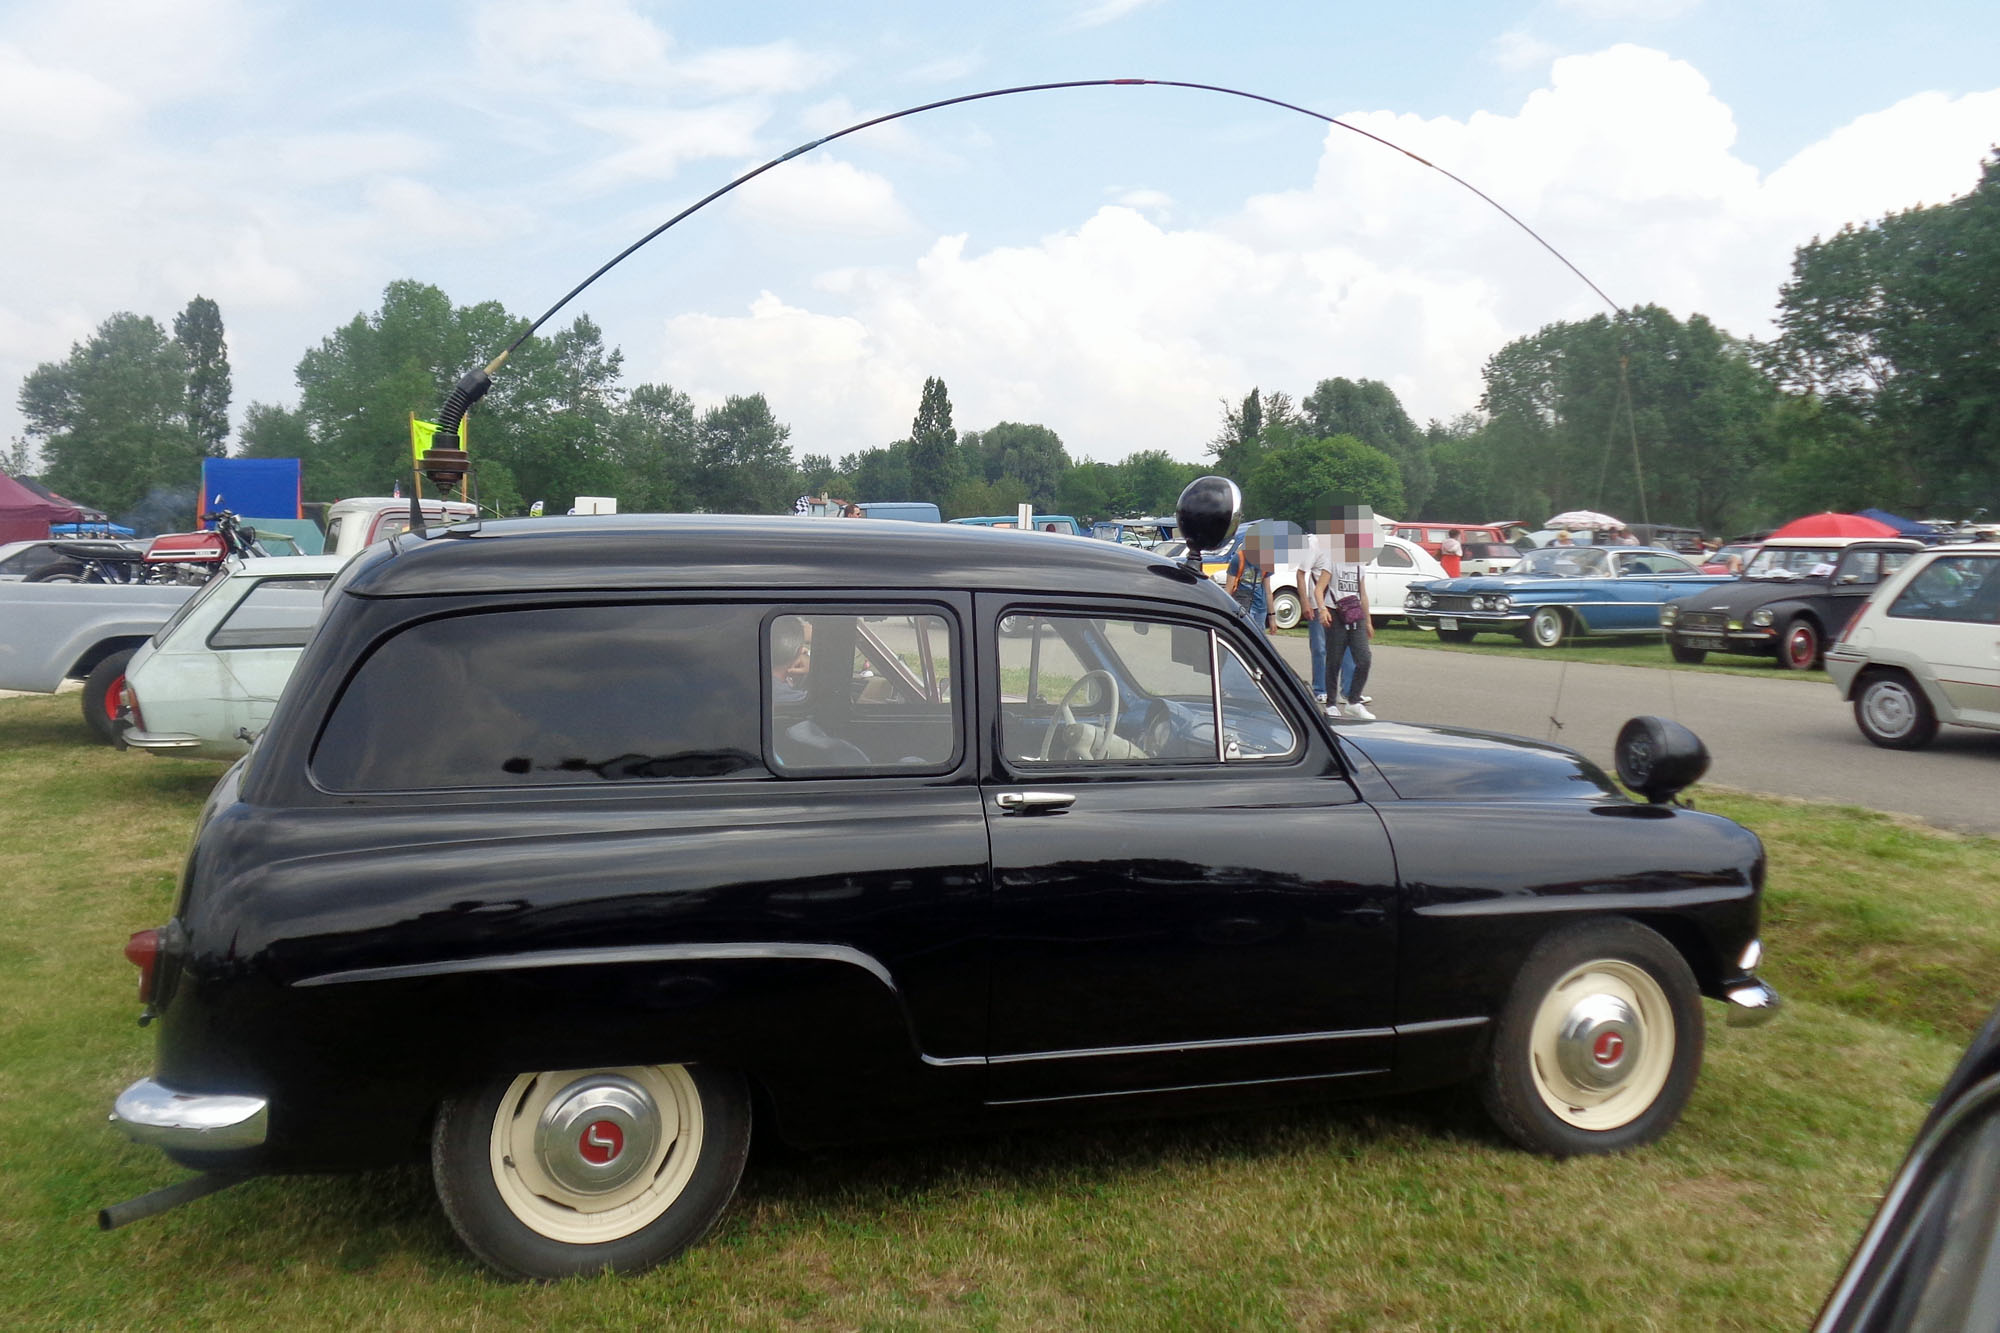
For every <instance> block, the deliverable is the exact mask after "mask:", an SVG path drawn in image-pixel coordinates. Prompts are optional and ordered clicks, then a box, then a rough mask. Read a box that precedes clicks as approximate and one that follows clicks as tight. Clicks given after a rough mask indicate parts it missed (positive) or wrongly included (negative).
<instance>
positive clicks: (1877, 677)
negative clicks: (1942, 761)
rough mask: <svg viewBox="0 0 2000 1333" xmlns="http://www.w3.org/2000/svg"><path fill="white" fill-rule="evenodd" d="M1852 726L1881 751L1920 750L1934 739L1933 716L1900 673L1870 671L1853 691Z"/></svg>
mask: <svg viewBox="0 0 2000 1333" xmlns="http://www.w3.org/2000/svg"><path fill="white" fill-rule="evenodd" d="M1854 724H1855V725H1856V726H1858V727H1860V728H1861V734H1862V735H1863V736H1866V737H1867V738H1868V739H1869V740H1871V741H1873V742H1875V744H1877V745H1879V746H1881V747H1882V748H1883V749H1885V750H1921V749H1923V748H1924V747H1925V746H1926V745H1929V744H1930V743H1931V741H1932V739H1933V738H1935V737H1936V736H1937V729H1938V723H1937V713H1936V712H1935V711H1933V710H1932V708H1931V701H1930V700H1929V699H1927V698H1925V697H1924V692H1923V689H1922V687H1920V686H1919V685H1918V684H1917V683H1916V682H1915V681H1914V680H1911V679H1910V678H1909V677H1908V676H1906V675H1904V674H1903V673H1902V672H1900V671H1874V672H1870V673H1869V674H1868V675H1866V676H1863V677H1862V678H1861V688H1859V689H1857V690H1856V691H1855V692H1854Z"/></svg>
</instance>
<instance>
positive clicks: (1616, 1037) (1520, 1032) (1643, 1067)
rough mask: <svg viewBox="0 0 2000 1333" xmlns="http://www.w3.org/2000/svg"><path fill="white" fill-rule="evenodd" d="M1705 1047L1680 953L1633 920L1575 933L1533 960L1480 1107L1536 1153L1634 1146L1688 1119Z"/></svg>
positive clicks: (1512, 999) (1510, 1003) (1554, 940)
mask: <svg viewBox="0 0 2000 1333" xmlns="http://www.w3.org/2000/svg"><path fill="white" fill-rule="evenodd" d="M1702 1042H1703V1027H1702V1014H1701V993H1700V991H1699V990H1698V989H1697V988H1696V986H1695V980H1694V974H1693V973H1692V972H1690V971H1689V970H1688V965H1687V962H1686V961H1685V960H1684V959H1683V958H1682V957H1681V956H1680V954H1679V952H1677V951H1676V950H1675V949H1674V947H1673V945H1671V944H1669V943H1667V942H1666V941H1665V940H1664V939H1662V938H1660V936H1659V935H1658V934H1656V933H1655V932H1653V931H1651V930H1648V929H1647V928H1646V927H1644V926H1641V925H1639V924H1638V923H1636V922H1633V921H1625V920H1614V921H1603V922H1597V923H1593V924H1590V925H1584V926H1577V927H1574V928H1572V929H1569V930H1564V931H1560V932H1558V933H1556V934H1554V935H1551V936H1550V937H1549V938H1547V939H1545V940H1543V941H1542V943H1541V944H1539V945H1537V946H1536V948H1535V950H1534V952H1533V953H1531V954H1529V955H1528V960H1527V962H1526V963H1525V964H1524V965H1523V966H1522V968H1521V973H1520V975H1519V976H1518V977H1517V978H1516V979H1515V981H1514V988H1513V991H1512V993H1511V994H1510V995H1509V996H1508V998H1507V1005H1506V1008H1505V1009H1504V1010H1502V1011H1501V1015H1500V1022H1499V1023H1498V1025H1497V1026H1496V1027H1495V1029H1494V1033H1493V1056H1492V1061H1491V1063H1490V1065H1489V1067H1488V1069H1487V1072H1486V1074H1485V1076H1484V1078H1483V1079H1482V1080H1481V1083H1480V1096H1481V1100H1482V1101H1484V1102H1485V1104H1486V1109H1487V1112H1488V1113H1489V1114H1490V1115H1492V1117H1493V1120H1494V1123H1495V1124H1497V1125H1498V1126H1499V1127H1500V1128H1501V1130H1502V1131H1503V1132H1505V1133H1506V1134H1507V1136H1508V1137H1509V1138H1511V1139H1513V1140H1514V1141H1515V1142H1516V1143H1519V1144H1520V1145H1522V1146H1523V1147H1525V1148H1528V1149H1530V1150H1531V1151H1534V1152H1541V1153H1548V1154H1549V1155H1551V1156H1554V1157H1572V1156H1577V1155H1579V1154H1584V1153H1609V1152H1618V1151H1621V1150H1623V1149H1626V1148H1636V1147H1638V1146H1640V1145H1641V1144H1646V1143H1651V1142H1653V1141H1654V1140H1655V1139H1657V1138H1659V1137H1660V1136H1661V1135H1663V1134H1665V1133H1666V1132H1667V1131H1668V1130H1669V1129H1671V1128H1673V1125H1674V1122H1675V1121H1676V1120H1678V1119H1679V1118H1680V1114H1681V1110H1682V1108H1683V1107H1685V1106H1686V1105H1687V1100H1688V1096H1689V1094H1690V1093H1692V1092H1693V1090H1694V1081H1695V1076H1696V1075H1697V1074H1698V1073H1699V1072H1700V1071H1701V1052H1702Z"/></svg>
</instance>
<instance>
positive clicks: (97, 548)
mask: <svg viewBox="0 0 2000 1333" xmlns="http://www.w3.org/2000/svg"><path fill="white" fill-rule="evenodd" d="M217 498H218V499H220V498H221V497H219V496H218V497H217ZM210 521H211V522H213V523H214V524H215V527H214V529H213V530H212V531H208V530H204V531H201V532H166V533H162V534H160V535H159V536H157V537H155V538H153V539H152V540H151V541H150V542H148V543H147V544H146V545H145V546H144V547H141V546H139V545H138V544H137V543H135V542H118V541H75V542H52V543H50V546H49V550H50V551H51V552H52V553H53V554H55V555H58V556H61V557H62V559H61V560H59V561H58V562H57V563H55V564H52V565H47V566H44V567H43V568H41V569H38V570H36V571H35V572H34V573H33V574H30V575H29V576H28V578H27V580H26V581H27V582H29V583H181V584H202V583H207V582H208V581H209V580H210V579H212V578H214V577H215V576H216V575H218V574H220V573H221V572H222V568H223V564H224V563H225V562H226V561H227V560H228V559H229V558H230V557H231V556H238V557H245V558H247V557H251V556H268V555H269V554H270V552H268V551H266V550H265V549H264V547H263V544H262V543H261V542H259V541H258V540H257V529H255V528H252V527H246V526H244V524H243V522H242V520H240V519H238V518H237V516H236V515H235V514H233V513H231V512H230V511H229V510H227V509H218V510H217V511H216V512H215V513H214V515H213V516H212V517H211V519H210Z"/></svg>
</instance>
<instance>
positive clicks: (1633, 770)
mask: <svg viewBox="0 0 2000 1333" xmlns="http://www.w3.org/2000/svg"><path fill="white" fill-rule="evenodd" d="M1617 756H1618V780H1619V781H1620V782H1622V783H1624V784H1625V785H1626V786H1628V787H1630V788H1631V789H1632V790H1633V791H1636V792H1638V793H1639V794H1640V795H1641V796H1643V797H1645V798H1646V799H1647V800H1648V801H1651V802H1652V803H1653V804H1654V805H1664V804H1666V803H1667V802H1668V801H1671V800H1673V798H1674V797H1675V796H1677V795H1679V794H1680V793H1681V791H1682V790H1683V789H1685V788H1687V787H1691V786H1693V785H1694V784H1695V783H1696V782H1697V781H1699V780H1700V778H1701V775H1702V774H1704V773H1706V772H1708V747H1707V746H1706V745H1703V744H1702V743H1701V737H1699V736H1697V735H1695V734H1694V733H1693V732H1692V731H1689V730H1688V729H1687V728H1686V727H1684V726H1682V725H1681V724H1680V723H1678V722H1669V721H1667V720H1666V719H1665V718H1663V717H1635V718H1633V719H1632V720H1631V721H1629V722H1627V723H1626V724H1625V725H1624V726H1622V727H1620V728H1619V729H1618V745H1617Z"/></svg>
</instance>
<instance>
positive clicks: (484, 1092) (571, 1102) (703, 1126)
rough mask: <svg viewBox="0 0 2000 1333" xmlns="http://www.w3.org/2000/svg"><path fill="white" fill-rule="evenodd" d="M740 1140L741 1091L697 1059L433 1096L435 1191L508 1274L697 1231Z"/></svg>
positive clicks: (529, 1077)
mask: <svg viewBox="0 0 2000 1333" xmlns="http://www.w3.org/2000/svg"><path fill="white" fill-rule="evenodd" d="M749 1148H750V1091H749V1088H748V1087H747V1086H746V1085H745V1083H744V1081H743V1079H742V1078H741V1077H740V1076H738V1075H735V1074H731V1073H726V1072H723V1071H721V1070H716V1069H711V1068H709V1067H708V1066H706V1065H636V1066H627V1067H622V1068H611V1069H562V1070H549V1071H546V1072H543V1073H536V1074H522V1075H519V1076H518V1077H514V1078H505V1077H502V1078H497V1079H493V1080H491V1081H489V1082H488V1083H486V1084H485V1085H483V1086H481V1087H478V1088H475V1089H473V1090H471V1091H470V1092H468V1093H466V1094H465V1095H464V1096H461V1097H455V1098H453V1099H451V1100H450V1101H447V1102H446V1103H445V1104H444V1106H443V1107H442V1108H440V1110H439V1112H438V1117H437V1124H436V1126H435V1127H434V1129H433V1130H432V1132H431V1174H432V1176H433V1178H434V1179H435V1181H436V1184H437V1194H438V1201H439V1202H440V1203H441V1204H442V1205H443V1206H444V1211H445V1215H446V1216H447V1217H449V1218H450V1219H451V1224H452V1227H453V1229H455V1230H456V1231H457V1232H458V1235H459V1239H461V1240H463V1241H464V1242H465V1244H466V1246H467V1247H468V1248H469V1249H471V1251H472V1252H473V1253H474V1254H476V1255H478V1256H479V1257H480V1258H481V1259H482V1260H484V1261H485V1262H486V1263H487V1264H489V1265H491V1266H492V1267H493V1268H495V1269H496V1270H498V1271H499V1272H501V1273H503V1274H506V1275H507V1276H509V1277H518V1278H531V1279H536V1280H545V1279H552V1278H561V1277H570V1276H573V1275H577V1274H584V1273H598V1272H604V1271H611V1272H618V1273H631V1272H637V1271H639V1270H641V1269H645V1268H650V1267H652V1266H653V1265H655V1264H658V1263H661V1262H663V1261H665V1260H667V1259H671V1258H673V1257H674V1256H675V1255H677V1254H679V1253H680V1252H681V1251H682V1250H684V1249H686V1248H687V1247H688V1246H690V1245H693V1244H694V1243H695V1242H696V1241H699V1240H700V1239H701V1238H702V1237H703V1236H705V1235H707V1234H708V1231H709V1228H710V1227H712V1226H714V1225H715V1222H716V1219H717V1218H719V1217H721V1216H722V1210H723V1209H724V1208H725V1207H727V1206H728V1204H729V1200H730V1198H731V1196H732V1195H734V1194H735V1192H736V1182H737V1181H738V1180H739V1179H740V1178H741V1177H742V1174H743V1162H744V1158H745V1157H746V1156H747V1155H748V1152H749Z"/></svg>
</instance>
